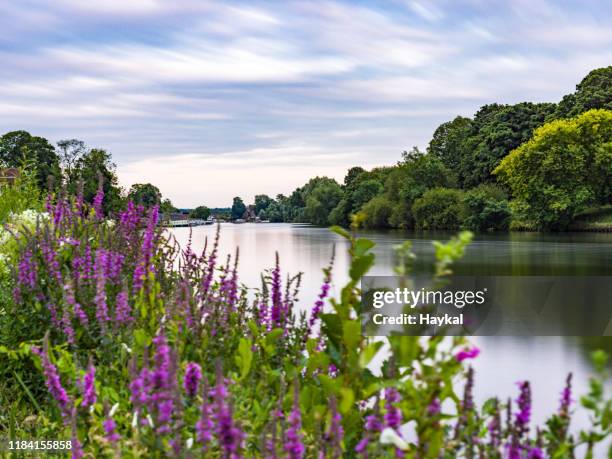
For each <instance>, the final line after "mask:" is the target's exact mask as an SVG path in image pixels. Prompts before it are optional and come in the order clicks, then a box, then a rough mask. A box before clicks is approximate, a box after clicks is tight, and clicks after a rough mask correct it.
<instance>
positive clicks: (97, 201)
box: [93, 179, 104, 220]
mask: <svg viewBox="0 0 612 459" xmlns="http://www.w3.org/2000/svg"><path fill="white" fill-rule="evenodd" d="M103 201H104V188H103V186H102V179H100V183H99V184H98V191H97V192H96V195H95V196H94V199H93V209H94V212H95V213H96V218H98V219H99V220H101V219H103V218H104V212H103V211H102V203H103Z"/></svg>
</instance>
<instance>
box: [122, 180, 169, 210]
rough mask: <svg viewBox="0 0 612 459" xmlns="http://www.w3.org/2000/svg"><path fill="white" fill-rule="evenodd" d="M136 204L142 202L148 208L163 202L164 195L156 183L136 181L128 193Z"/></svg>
mask: <svg viewBox="0 0 612 459" xmlns="http://www.w3.org/2000/svg"><path fill="white" fill-rule="evenodd" d="M127 197H128V199H129V200H130V201H132V202H133V203H134V204H140V205H142V206H143V207H145V208H146V209H148V208H149V207H153V206H159V205H160V204H161V199H162V195H161V192H160V191H159V188H157V187H156V186H155V185H152V184H150V183H135V184H134V185H132V187H131V188H130V191H129V192H128V195H127Z"/></svg>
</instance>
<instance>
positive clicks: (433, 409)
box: [427, 397, 442, 416]
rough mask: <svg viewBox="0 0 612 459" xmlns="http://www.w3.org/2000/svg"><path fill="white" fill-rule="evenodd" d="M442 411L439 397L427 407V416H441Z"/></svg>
mask: <svg viewBox="0 0 612 459" xmlns="http://www.w3.org/2000/svg"><path fill="white" fill-rule="evenodd" d="M441 410H442V406H441V405H440V400H439V399H438V397H435V398H434V399H433V400H432V401H431V402H430V403H429V405H428V406H427V415H428V416H437V415H439V414H440V411H441Z"/></svg>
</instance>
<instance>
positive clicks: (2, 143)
mask: <svg viewBox="0 0 612 459" xmlns="http://www.w3.org/2000/svg"><path fill="white" fill-rule="evenodd" d="M0 163H3V164H4V165H5V166H8V167H21V166H23V165H28V167H29V166H30V165H31V166H32V167H33V168H34V170H35V171H36V172H35V174H36V182H37V184H38V187H39V188H40V189H41V190H44V189H46V188H47V187H48V184H49V180H50V178H51V180H52V181H53V183H54V184H55V185H56V186H57V185H59V183H60V181H61V180H60V178H61V171H60V167H59V158H58V156H57V153H56V152H55V148H53V145H51V144H50V143H49V142H48V141H47V139H45V138H43V137H36V136H32V135H31V134H30V133H29V132H26V131H12V132H7V133H6V134H4V135H3V136H2V137H0Z"/></svg>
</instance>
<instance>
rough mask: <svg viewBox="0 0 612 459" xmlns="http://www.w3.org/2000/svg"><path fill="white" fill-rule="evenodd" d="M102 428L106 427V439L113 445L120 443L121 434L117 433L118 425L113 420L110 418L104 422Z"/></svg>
mask: <svg viewBox="0 0 612 459" xmlns="http://www.w3.org/2000/svg"><path fill="white" fill-rule="evenodd" d="M102 427H104V432H105V434H106V439H107V440H108V441H110V442H111V443H115V442H117V441H119V439H120V438H121V437H120V436H119V434H118V433H117V432H116V428H117V426H116V424H115V421H114V420H113V418H111V417H108V418H106V419H105V420H104V421H103V422H102Z"/></svg>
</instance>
